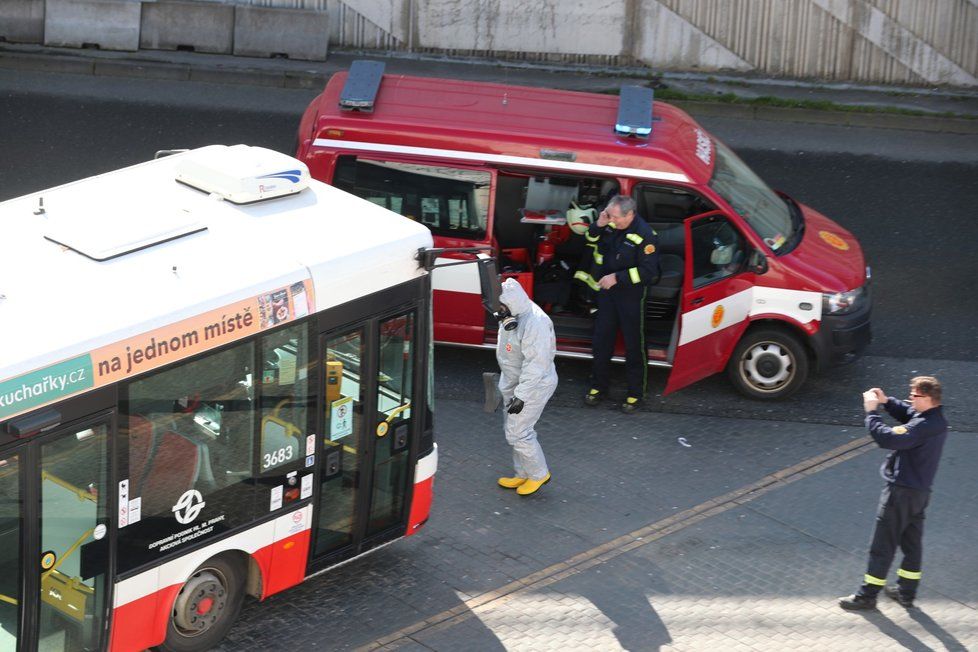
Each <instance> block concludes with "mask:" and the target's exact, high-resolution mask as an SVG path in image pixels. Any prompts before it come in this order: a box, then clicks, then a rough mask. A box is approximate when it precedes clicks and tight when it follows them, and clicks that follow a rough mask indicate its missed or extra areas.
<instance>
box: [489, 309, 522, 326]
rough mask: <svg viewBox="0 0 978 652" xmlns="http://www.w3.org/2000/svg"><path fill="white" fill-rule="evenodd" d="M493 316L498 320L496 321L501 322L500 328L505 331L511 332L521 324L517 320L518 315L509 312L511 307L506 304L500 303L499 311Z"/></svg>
mask: <svg viewBox="0 0 978 652" xmlns="http://www.w3.org/2000/svg"><path fill="white" fill-rule="evenodd" d="M492 316H493V317H495V318H496V321H498V322H499V327H500V328H502V329H503V330H504V331H511V330H513V329H514V328H516V327H517V326H519V322H518V321H517V320H516V315H514V314H513V313H511V312H510V311H509V306H507V305H506V304H505V303H500V304H499V310H497V311H496V312H494V313H492Z"/></svg>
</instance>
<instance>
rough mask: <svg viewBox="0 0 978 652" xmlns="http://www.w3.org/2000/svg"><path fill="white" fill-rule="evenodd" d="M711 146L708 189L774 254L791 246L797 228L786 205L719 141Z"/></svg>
mask: <svg viewBox="0 0 978 652" xmlns="http://www.w3.org/2000/svg"><path fill="white" fill-rule="evenodd" d="M713 143H714V145H715V146H716V165H715V166H714V167H713V178H711V179H710V187H711V188H713V189H714V190H715V191H716V192H717V194H719V195H720V196H721V197H723V198H724V199H725V200H726V201H727V203H728V204H730V206H731V207H732V208H733V209H734V210H735V211H737V213H738V214H740V216H741V217H743V218H744V220H745V221H746V222H747V224H749V225H750V226H751V228H752V229H754V232H755V233H757V235H759V236H761V237H762V238H763V239H764V242H765V243H767V245H768V246H769V247H771V249H772V250H773V251H778V250H779V249H781V248H782V247H785V245H787V244H788V243H790V242H792V241H793V240H794V234H795V229H796V225H795V223H794V221H793V220H792V217H791V209H790V208H789V206H788V204H787V203H786V202H785V201H784V200H783V199H781V198H780V197H779V196H778V195H776V194H775V193H774V191H773V190H771V189H770V188H768V187H767V184H765V183H764V182H763V181H761V179H760V177H758V176H757V175H756V174H754V171H753V170H751V169H750V168H749V167H747V164H746V163H744V162H743V161H741V160H740V159H739V158H738V157H737V155H736V154H734V153H733V151H731V150H730V149H729V148H728V147H727V146H726V145H724V144H723V143H720V142H718V141H713ZM788 248H790V247H788ZM786 250H787V249H786Z"/></svg>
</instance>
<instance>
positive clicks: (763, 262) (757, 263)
mask: <svg viewBox="0 0 978 652" xmlns="http://www.w3.org/2000/svg"><path fill="white" fill-rule="evenodd" d="M747 267H748V269H750V271H752V272H754V273H755V274H764V273H766V272H767V256H765V255H764V252H762V251H761V250H760V249H755V250H754V252H753V253H752V254H751V255H750V259H749V260H748V261H747Z"/></svg>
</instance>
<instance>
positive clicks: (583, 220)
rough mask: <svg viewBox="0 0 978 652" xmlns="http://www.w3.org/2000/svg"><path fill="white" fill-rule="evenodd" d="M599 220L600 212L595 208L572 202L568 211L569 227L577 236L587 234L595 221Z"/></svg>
mask: <svg viewBox="0 0 978 652" xmlns="http://www.w3.org/2000/svg"><path fill="white" fill-rule="evenodd" d="M597 219H598V210H597V209H596V208H595V207H594V206H588V205H584V206H578V205H577V204H576V203H575V202H571V207H570V208H568V209H567V226H569V227H570V230H571V231H573V232H574V233H576V234H577V235H584V234H585V233H587V230H588V227H590V226H591V225H592V224H593V223H594V222H595V220H597Z"/></svg>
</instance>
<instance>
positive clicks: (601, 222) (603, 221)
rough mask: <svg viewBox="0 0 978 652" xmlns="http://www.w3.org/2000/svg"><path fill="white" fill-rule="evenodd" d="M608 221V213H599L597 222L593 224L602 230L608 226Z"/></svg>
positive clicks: (609, 219)
mask: <svg viewBox="0 0 978 652" xmlns="http://www.w3.org/2000/svg"><path fill="white" fill-rule="evenodd" d="M610 221H611V218H610V217H608V211H601V214H600V215H598V221H597V222H595V224H597V225H598V226H599V227H601V228H602V229H603V228H604V227H606V226H608V222H610Z"/></svg>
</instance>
